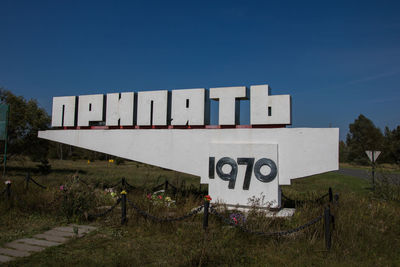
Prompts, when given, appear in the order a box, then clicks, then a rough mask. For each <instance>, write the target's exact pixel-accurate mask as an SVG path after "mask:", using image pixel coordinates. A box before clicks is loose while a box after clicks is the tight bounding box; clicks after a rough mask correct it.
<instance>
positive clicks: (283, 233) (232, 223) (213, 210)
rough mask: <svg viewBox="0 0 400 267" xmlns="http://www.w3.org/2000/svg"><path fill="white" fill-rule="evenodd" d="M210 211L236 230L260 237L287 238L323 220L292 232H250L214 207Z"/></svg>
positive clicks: (314, 220) (313, 220) (319, 217)
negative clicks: (286, 236)
mask: <svg viewBox="0 0 400 267" xmlns="http://www.w3.org/2000/svg"><path fill="white" fill-rule="evenodd" d="M210 211H211V214H213V215H215V216H217V218H219V219H220V220H221V221H222V222H224V223H226V224H228V225H231V226H234V227H236V228H239V229H240V230H242V231H243V232H245V233H249V234H255V235H260V236H285V235H290V234H293V233H296V232H299V231H301V230H303V229H305V228H307V227H309V226H311V225H313V224H316V223H317V222H319V221H320V220H321V219H322V215H320V216H318V217H316V218H314V219H312V220H311V221H309V222H307V223H305V224H303V225H300V226H299V227H296V228H293V229H290V230H286V231H277V232H262V231H253V230H250V229H248V228H246V227H244V226H242V225H240V224H235V223H234V222H233V221H232V220H229V219H227V218H226V217H225V216H224V215H222V214H220V213H219V212H218V211H217V210H216V209H215V208H214V207H213V206H210Z"/></svg>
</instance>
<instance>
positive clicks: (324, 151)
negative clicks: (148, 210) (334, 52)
mask: <svg viewBox="0 0 400 267" xmlns="http://www.w3.org/2000/svg"><path fill="white" fill-rule="evenodd" d="M39 137H40V138H44V139H48V140H52V141H56V142H60V143H64V144H70V145H73V146H77V147H82V148H86V149H90V150H94V151H98V152H103V153H107V154H110V155H115V156H118V157H122V158H127V159H131V160H135V161H139V162H143V163H146V164H151V165H155V166H159V167H163V168H168V169H172V170H176V171H180V172H184V173H188V174H192V175H196V176H200V177H201V183H205V184H208V183H209V178H208V157H209V155H210V151H209V147H210V146H211V144H212V143H230V144H253V143H254V144H259V143H262V144H278V153H277V154H278V155H277V157H278V160H277V161H278V163H279V166H278V171H279V172H278V174H279V184H280V185H287V184H290V180H291V179H295V178H301V177H306V176H309V175H314V174H318V173H323V172H328V171H333V170H337V169H338V142H339V129H337V128H325V129H324V128H321V129H318V128H317V129H316V128H276V129H257V128H250V129H196V130H194V129H193V130H178V129H148V130H141V129H121V130H120V129H115V130H48V131H41V132H39ZM266 153H268V151H266ZM210 190H213V189H211V188H210ZM277 201H278V200H277ZM240 204H242V205H247V201H246V203H240Z"/></svg>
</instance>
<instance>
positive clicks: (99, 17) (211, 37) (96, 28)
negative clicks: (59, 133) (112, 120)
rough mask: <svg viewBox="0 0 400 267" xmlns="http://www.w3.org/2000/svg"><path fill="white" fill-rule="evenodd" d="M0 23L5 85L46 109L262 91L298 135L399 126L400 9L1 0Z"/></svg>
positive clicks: (388, 5)
mask: <svg viewBox="0 0 400 267" xmlns="http://www.w3.org/2000/svg"><path fill="white" fill-rule="evenodd" d="M0 14H1V15H0V86H3V87H5V88H7V89H9V90H11V91H12V92H13V93H15V94H17V95H22V96H24V97H25V98H27V99H29V98H35V99H37V100H38V102H39V103H40V105H41V106H42V107H44V108H45V109H46V110H47V111H48V112H50V111H51V98H52V97H53V96H63V95H81V94H94V93H110V92H124V91H139V90H157V89H168V90H171V89H180V88H199V87H201V88H210V87H217V86H241V85H246V86H250V85H253V84H265V83H267V84H269V85H270V86H271V87H272V93H273V94H291V95H292V101H293V106H292V109H293V110H292V112H293V127H329V125H330V124H331V125H332V126H333V127H340V131H341V138H342V139H343V138H344V137H345V134H346V133H347V131H348V124H349V123H351V122H353V121H354V119H355V118H356V117H357V116H358V115H359V114H364V115H365V116H367V117H368V118H370V119H372V120H373V121H374V123H375V124H376V125H377V126H379V127H381V128H383V127H384V126H386V125H387V126H389V127H390V128H393V127H396V126H397V125H399V124H400V123H399V121H400V112H399V111H400V104H399V103H400V87H399V85H400V15H399V14H400V1H383V0H382V1H371V2H370V1H356V2H352V1H343V2H339V1H320V0H319V1H181V2H175V1H159V2H153V1H126V2H123V1H107V2H104V1H91V2H89V1H18V0H10V1H9V0H0ZM214 107H215V106H214ZM243 110H244V112H243V114H242V119H243V121H242V123H246V120H245V118H246V117H247V116H248V112H247V111H246V104H244V108H243ZM214 122H215V120H214Z"/></svg>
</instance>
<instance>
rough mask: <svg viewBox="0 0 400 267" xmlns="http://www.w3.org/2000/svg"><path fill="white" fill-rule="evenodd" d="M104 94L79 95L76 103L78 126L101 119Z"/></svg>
mask: <svg viewBox="0 0 400 267" xmlns="http://www.w3.org/2000/svg"><path fill="white" fill-rule="evenodd" d="M103 102H104V95H81V96H79V104H78V126H89V122H91V121H102V120H103V104H104V103H103Z"/></svg>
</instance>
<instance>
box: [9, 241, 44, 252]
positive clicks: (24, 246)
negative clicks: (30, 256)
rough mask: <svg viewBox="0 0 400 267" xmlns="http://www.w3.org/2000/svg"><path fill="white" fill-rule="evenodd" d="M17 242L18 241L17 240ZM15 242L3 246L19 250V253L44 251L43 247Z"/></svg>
mask: <svg viewBox="0 0 400 267" xmlns="http://www.w3.org/2000/svg"><path fill="white" fill-rule="evenodd" d="M17 241H18V240H17ZM17 241H13V242H10V243H7V244H4V246H6V247H9V248H13V249H16V250H21V251H32V252H39V251H42V250H44V249H45V248H43V247H38V246H32V245H28V244H24V243H18V242H17Z"/></svg>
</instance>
